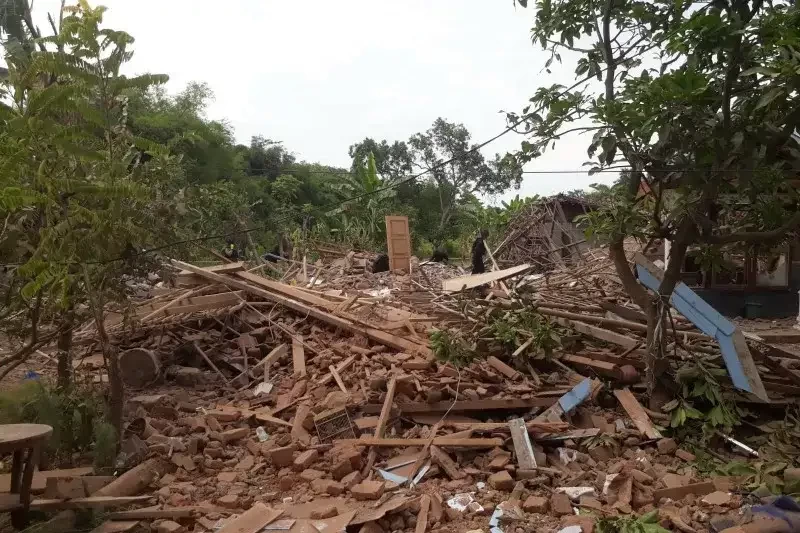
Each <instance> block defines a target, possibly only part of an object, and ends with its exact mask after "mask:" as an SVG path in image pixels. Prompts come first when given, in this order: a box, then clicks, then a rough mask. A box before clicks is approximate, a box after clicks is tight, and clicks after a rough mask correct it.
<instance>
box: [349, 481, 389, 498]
mask: <svg viewBox="0 0 800 533" xmlns="http://www.w3.org/2000/svg"><path fill="white" fill-rule="evenodd" d="M383 490H384V485H383V481H362V482H361V483H359V484H358V485H355V486H353V487H352V488H351V489H350V493H351V494H352V495H353V497H354V498H355V499H356V500H377V499H378V498H380V497H381V496H383Z"/></svg>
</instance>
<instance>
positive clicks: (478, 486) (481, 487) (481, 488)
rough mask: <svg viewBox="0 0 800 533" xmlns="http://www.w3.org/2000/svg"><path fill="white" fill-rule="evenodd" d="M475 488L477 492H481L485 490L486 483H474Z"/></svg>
mask: <svg viewBox="0 0 800 533" xmlns="http://www.w3.org/2000/svg"><path fill="white" fill-rule="evenodd" d="M475 486H476V487H477V488H478V490H483V489H485V488H486V483H484V482H483V481H478V482H477V483H475Z"/></svg>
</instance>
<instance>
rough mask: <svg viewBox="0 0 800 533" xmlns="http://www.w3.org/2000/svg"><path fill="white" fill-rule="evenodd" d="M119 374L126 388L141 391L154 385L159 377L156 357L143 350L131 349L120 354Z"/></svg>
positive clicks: (159, 371)
mask: <svg viewBox="0 0 800 533" xmlns="http://www.w3.org/2000/svg"><path fill="white" fill-rule="evenodd" d="M118 358H119V372H120V375H121V376H122V382H123V383H125V386H126V387H127V388H131V389H143V388H145V387H148V386H150V385H152V384H153V383H155V381H156V380H157V379H158V378H159V376H160V375H161V363H160V362H159V359H158V356H157V355H156V354H155V353H153V352H152V351H150V350H145V349H144V348H131V349H130V350H125V351H124V352H122V353H120V354H119V356H118Z"/></svg>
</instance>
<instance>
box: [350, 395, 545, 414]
mask: <svg viewBox="0 0 800 533" xmlns="http://www.w3.org/2000/svg"><path fill="white" fill-rule="evenodd" d="M554 402H555V400H554V399H553V398H529V399H523V398H505V399H501V400H463V401H458V402H455V403H454V402H451V401H444V402H435V403H425V402H404V403H402V404H401V403H398V405H397V406H398V407H399V408H400V410H401V411H402V412H403V413H438V412H441V413H443V412H445V411H447V410H448V409H450V406H452V409H450V411H451V412H458V411H492V410H496V409H530V408H532V407H550V406H551V405H553V403H554ZM362 411H363V412H364V413H365V414H374V413H375V412H376V404H367V405H365V406H364V408H363V409H362Z"/></svg>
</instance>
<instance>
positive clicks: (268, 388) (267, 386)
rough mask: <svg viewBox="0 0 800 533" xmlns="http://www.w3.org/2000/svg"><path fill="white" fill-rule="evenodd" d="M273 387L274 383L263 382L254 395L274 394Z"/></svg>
mask: <svg viewBox="0 0 800 533" xmlns="http://www.w3.org/2000/svg"><path fill="white" fill-rule="evenodd" d="M273 387H274V385H273V384H272V383H269V382H265V381H262V382H261V383H259V384H258V386H257V387H256V389H255V390H254V391H253V395H254V396H258V395H259V394H269V393H270V392H272V388H273Z"/></svg>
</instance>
